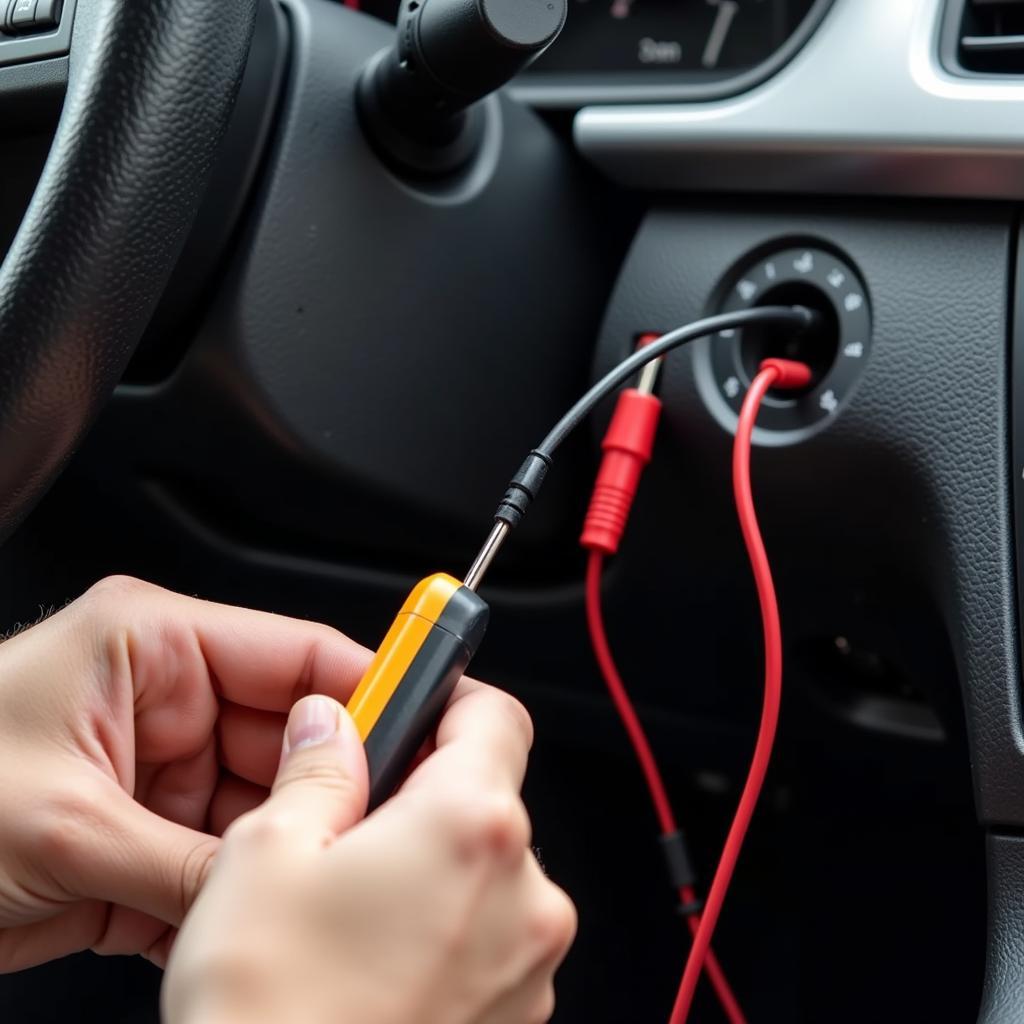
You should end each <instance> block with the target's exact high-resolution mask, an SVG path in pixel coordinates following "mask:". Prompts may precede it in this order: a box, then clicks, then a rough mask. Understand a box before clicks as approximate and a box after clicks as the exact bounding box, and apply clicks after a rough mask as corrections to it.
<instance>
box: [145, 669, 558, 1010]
mask: <svg viewBox="0 0 1024 1024" xmlns="http://www.w3.org/2000/svg"><path fill="white" fill-rule="evenodd" d="M531 740H532V729H531V726H530V722H529V718H528V717H527V715H526V713H525V711H524V710H523V709H522V707H521V706H520V705H519V704H518V703H517V702H516V701H514V700H513V699H512V698H511V697H509V696H507V695H505V694H503V693H501V692H499V691H497V690H494V689H492V688H490V687H486V686H483V685H482V684H478V683H472V682H468V681H463V683H462V684H461V685H460V688H459V691H458V693H457V696H456V699H455V701H454V702H453V703H452V705H451V706H450V707H449V710H448V711H447V713H446V715H445V717H444V719H443V721H442V722H441V725H440V728H439V730H438V735H437V749H436V750H435V751H434V752H433V753H432V754H430V755H429V756H428V757H427V758H426V759H425V760H424V761H423V762H422V763H421V764H420V765H419V766H418V767H417V768H416V769H415V771H414V772H413V773H412V774H411V776H410V777H409V779H408V780H407V782H406V783H405V785H403V786H402V787H401V789H400V790H399V791H398V793H397V794H396V795H395V796H394V797H392V798H391V800H389V801H388V802H387V803H386V804H384V805H383V806H382V807H380V808H379V809H378V810H376V811H375V812H374V813H373V814H371V815H370V816H369V817H367V818H365V819H364V818H363V814H364V812H365V808H366V801H367V780H366V761H365V757H364V755H363V751H362V746H361V744H360V743H359V738H358V736H357V735H356V732H355V728H354V726H353V724H352V721H351V719H350V718H349V716H348V714H347V713H346V712H345V711H344V709H343V708H341V707H340V706H339V705H338V704H336V703H334V702H333V701H330V700H325V699H323V698H315V697H314V698H308V699H307V700H305V701H302V702H301V703H300V704H299V705H297V707H296V708H295V709H294V710H293V711H292V715H291V718H290V719H289V724H288V739H287V741H286V744H285V752H284V754H283V757H282V767H281V770H280V774H279V775H278V777H277V780H276V782H275V784H274V788H273V794H272V796H271V797H270V799H269V800H268V801H267V803H266V804H264V805H263V806H262V807H260V808H259V809H257V810H256V811H253V812H252V813H250V814H248V815H246V816H245V817H243V818H241V819H240V820H238V821H237V822H236V823H235V824H234V825H233V826H232V827H231V828H230V829H229V830H228V832H227V834H226V836H225V839H224V845H223V847H222V848H221V851H220V853H219V854H218V856H217V859H216V862H215V865H214V868H213V871H212V873H211V875H210V878H209V880H208V882H207V884H206V887H205V888H204V889H203V891H202V893H201V894H200V897H199V899H198V901H197V903H196V905H195V907H194V908H193V909H192V911H191V913H190V914H189V916H188V918H187V919H186V921H185V924H184V926H183V928H182V930H181V933H180V935H179V937H178V940H177V942H176V944H175V947H174V950H173V953H172V955H171V959H170V963H169V965H168V971H167V975H166V978H165V982H164V992H163V997H164V1021H165V1024H271V1022H272V1024H337V1022H338V1021H358V1022H359V1024H412V1022H414V1021H415V1022H416V1024H539V1022H542V1021H547V1020H548V1019H549V1017H550V1016H551V1014H552V1012H553V1007H554V994H553V984H552V981H553V976H554V973H555V971H556V969H557V967H558V965H559V963H560V962H561V960H562V958H563V956H564V955H565V952H566V950H567V949H568V947H569V944H570V943H571V941H572V938H573V935H574V932H575V926H576V918H575V911H574V909H573V907H572V904H571V903H570V902H569V900H568V898H567V897H566V896H565V894H564V893H563V892H562V891H561V890H560V889H558V888H557V887H556V886H555V885H554V884H552V883H551V882H549V881H548V879H547V878H545V876H544V874H543V872H542V871H541V869H540V866H539V865H538V863H537V860H536V858H535V857H534V856H533V853H532V851H531V849H530V828H529V821H528V819H527V816H526V811H525V809H524V807H523V805H522V803H521V801H520V799H519V788H520V785H521V783H522V777H523V773H524V771H525V768H526V758H527V753H528V751H529V747H530V744H531Z"/></svg>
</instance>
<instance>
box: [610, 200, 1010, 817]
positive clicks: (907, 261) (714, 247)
mask: <svg viewBox="0 0 1024 1024" xmlns="http://www.w3.org/2000/svg"><path fill="white" fill-rule="evenodd" d="M1011 220H1012V217H1011V214H1010V212H1009V211H1008V210H1006V209H1003V208H999V207H992V206H987V207H975V208H964V209H959V210H958V209H956V208H928V207H922V208H919V209H914V208H910V209H898V208H895V207H889V206H865V207H864V208H860V209H850V210H848V211H844V212H843V213H842V214H838V213H834V212H830V211H828V210H823V211H822V212H820V213H818V214H813V213H808V212H806V211H805V212H794V213H793V214H792V215H786V214H785V213H784V212H779V211H778V209H777V207H776V208H775V209H774V210H773V211H772V212H766V211H764V210H763V209H759V208H758V207H757V206H756V205H753V204H751V205H750V206H749V207H743V208H740V209H737V208H736V207H733V208H732V210H725V209H722V210H717V211H707V210H706V209H705V210H676V211H663V212H657V213H653V214H651V215H650V216H649V218H648V219H647V221H646V223H645V225H644V227H643V228H642V230H641V231H640V233H639V234H638V236H637V239H636V241H635V243H634V246H633V248H632V251H631V254H630V255H629V257H628V259H627V263H626V265H625V269H624V272H623V274H622V277H621V279H620V281H619V284H618V286H617V288H616V291H615V294H614V295H613V297H612V301H611V305H610V309H609V312H608V315H607V318H606V321H605V324H604V327H603V331H602V337H601V348H600V361H601V364H602V365H605V364H607V363H608V362H609V361H610V360H611V359H612V358H616V357H619V356H621V354H622V353H623V351H624V350H625V346H626V345H628V343H629V339H630V338H631V337H633V336H634V335H635V333H636V332H637V331H638V330H642V329H665V328H668V327H670V326H673V325H675V324H677V323H681V322H684V321H686V320H689V319H692V318H693V317H695V316H697V315H699V314H700V313H702V312H703V311H704V309H705V306H706V303H707V302H708V300H709V296H710V295H711V294H712V292H713V290H714V287H715V285H716V283H717V282H718V281H719V279H720V278H721V277H722V276H723V275H725V274H726V272H727V271H728V270H729V268H730V267H731V266H732V264H733V263H734V262H735V261H737V260H739V259H740V258H741V257H743V256H744V255H745V254H746V253H747V252H749V251H751V250H753V249H755V248H756V247H758V246H762V245H764V244H766V243H769V242H773V241H776V240H778V241H779V242H780V243H781V244H786V243H788V242H792V241H806V242H808V243H810V242H812V241H820V242H823V243H824V244H826V245H831V246H835V247H836V248H837V249H838V250H839V251H841V252H843V253H844V254H845V255H846V256H847V257H848V258H849V259H851V260H852V261H853V263H854V265H855V266H857V267H858V268H859V270H860V272H861V274H862V276H863V279H864V281H865V283H866V285H867V289H868V292H869V295H870V297H871V301H872V304H873V310H874V318H875V335H874V348H873V351H872V355H871V358H870V360H869V361H868V363H867V365H866V366H865V368H864V373H863V377H862V379H861V381H860V384H859V386H858V387H857V389H856V391H855V392H854V394H853V397H852V399H851V401H850V403H849V405H848V407H847V408H845V409H844V410H843V411H842V412H841V413H840V415H839V417H838V418H837V419H836V421H835V422H834V423H833V424H832V425H831V427H829V428H828V429H827V430H825V431H824V432H823V433H822V434H821V435H819V436H818V437H816V438H814V439H813V440H811V441H809V442H807V443H806V444H803V445H799V446H797V447H795V448H787V449H781V450H778V449H776V450H769V449H761V450H759V451H758V452H757V470H756V477H757V479H756V486H757V488H758V491H759V494H760V497H761V501H762V503H763V506H764V517H765V521H766V525H767V532H768V541H769V547H771V540H772V534H773V531H775V532H776V534H777V535H778V533H779V531H783V530H785V529H787V528H788V529H791V530H793V531H795V533H796V534H797V535H798V536H799V537H800V538H801V539H802V543H801V544H799V545H798V546H796V547H795V548H794V550H792V551H787V561H789V562H793V563H794V564H800V563H801V562H802V569H803V576H802V578H801V588H802V591H803V594H804V597H805V599H806V600H808V601H813V600H814V598H815V594H816V592H817V593H819V594H820V598H819V600H820V601H821V602H822V603H824V602H827V601H829V600H831V595H838V597H837V601H839V602H841V601H842V600H843V599H844V598H843V588H844V579H845V577H846V574H847V573H850V574H853V573H856V572H858V571H860V570H862V569H863V567H864V566H866V565H870V566H872V568H873V571H874V572H875V573H876V575H880V576H881V578H882V579H883V581H884V579H886V578H890V579H892V580H893V581H894V583H895V582H897V581H898V582H899V583H900V584H902V585H907V583H908V581H913V584H914V586H915V587H916V590H917V592H918V593H919V595H920V600H921V602H922V604H926V603H934V605H935V606H936V607H937V608H938V610H939V612H940V614H941V616H942V619H943V621H944V623H945V628H946V630H947V631H948V634H949V637H950V643H951V646H952V649H953V652H954V657H955V661H956V665H957V671H958V674H959V677H960V683H961V689H962V694H963V701H964V707H965V709H966V719H967V732H968V738H969V742H970V748H971V755H972V762H973V773H974V784H975V792H976V800H977V808H978V812H979V815H980V817H981V819H982V820H983V821H984V822H986V823H999V824H1011V825H1019V824H1021V823H1024V742H1022V739H1021V728H1020V694H1019V688H1018V645H1017V625H1016V596H1015V583H1014V568H1013V567H1014V550H1013V525H1012V519H1011V509H1010V481H1009V476H1008V471H1009V466H1010V453H1009V411H1008V382H1007V365H1008V348H1007V329H1006V325H1007V322H1008V291H1009V283H1008V282H1009V274H1010V266H1011V231H1010V227H1011ZM663 395H664V397H665V398H666V401H667V407H668V408H667V413H666V414H667V417H668V421H669V423H670V424H671V427H672V429H673V431H674V434H675V438H676V441H677V442H678V445H679V448H680V450H681V451H680V453H678V454H677V459H678V462H679V466H680V468H681V470H682V471H684V472H687V473H690V474H691V476H692V479H694V481H695V483H696V482H697V481H699V480H701V479H702V478H703V479H705V480H710V479H713V478H716V477H721V476H723V475H724V472H725V468H726V467H727V465H728V444H729V441H730V438H729V436H728V435H727V433H726V431H725V430H723V429H722V428H721V427H719V426H718V425H717V423H716V422H715V421H714V420H713V419H712V417H711V416H710V414H709V413H708V411H707V409H706V408H705V406H704V405H703V403H702V400H701V399H700V397H699V396H698V393H697V388H696V385H695V381H694V374H693V356H692V353H688V352H683V353H680V354H678V355H677V356H676V357H674V358H673V359H672V360H671V361H670V363H669V364H668V367H667V371H666V376H665V379H664V384H663ZM851 578H852V576H851ZM853 589H854V588H853V584H852V582H851V583H850V584H849V590H850V591H851V593H852V591H853ZM783 611H784V614H785V607H784V609H783Z"/></svg>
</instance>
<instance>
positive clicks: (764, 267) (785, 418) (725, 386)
mask: <svg viewBox="0 0 1024 1024" xmlns="http://www.w3.org/2000/svg"><path fill="white" fill-rule="evenodd" d="M799 302H804V303H806V304H808V305H811V306H814V307H815V308H819V309H821V310H823V311H825V312H827V313H828V316H827V318H826V319H827V321H828V324H829V326H828V328H827V330H826V332H825V333H826V335H828V336H829V337H828V339H827V340H825V341H822V342H821V344H820V346H819V347H814V346H811V347H810V349H794V350H792V351H790V350H788V349H787V339H785V338H779V337H775V336H772V335H770V334H765V333H764V332H762V333H761V334H759V335H758V336H757V337H756V339H755V338H754V336H753V335H751V336H749V337H747V338H746V339H745V338H744V336H743V335H744V332H740V331H722V332H721V333H720V334H719V336H718V337H717V338H714V339H712V340H711V341H710V342H708V343H704V344H701V345H699V346H697V349H696V355H695V358H696V359H697V362H698V377H699V378H700V379H701V381H702V390H703V391H704V392H705V397H706V398H707V399H708V403H709V405H710V406H711V407H712V409H713V411H715V412H716V415H718V418H719V419H720V420H721V421H722V422H723V425H727V426H729V427H730V429H731V428H732V427H733V426H734V425H735V417H736V415H737V414H738V413H739V410H740V406H741V405H742V403H743V398H744V396H745V395H746V393H747V389H748V388H749V386H750V381H751V376H752V374H753V373H755V372H756V367H757V361H758V359H759V358H760V356H761V355H780V356H784V355H789V356H790V357H793V358H803V359H806V360H808V361H810V362H811V363H812V365H814V364H815V361H817V366H816V368H817V370H818V371H819V379H818V380H817V381H816V383H815V385H814V386H813V387H812V388H811V389H810V390H809V391H808V392H806V393H805V394H801V395H798V396H795V397H793V396H788V395H782V394H779V395H769V397H768V399H766V402H765V405H764V407H763V410H762V413H761V416H760V418H759V421H758V423H759V426H760V427H761V429H762V430H763V431H767V432H772V433H774V434H775V435H776V441H775V443H785V442H787V441H796V440H800V439H802V438H803V437H805V436H808V435H810V434H812V433H814V432H816V431H817V430H819V429H822V428H823V427H824V426H825V425H827V423H828V421H829V420H830V419H832V418H833V417H835V416H837V415H839V414H840V413H841V411H842V407H843V405H844V403H845V402H846V401H847V399H848V397H849V395H850V393H851V391H852V389H853V387H854V385H855V383H856V381H857V378H858V377H859V375H860V371H861V369H862V367H863V365H864V363H865V361H866V360H867V358H868V355H869V353H870V348H871V309H870V302H869V298H868V294H867V291H866V289H865V287H864V284H863V282H862V281H861V279H860V276H859V275H858V274H857V272H856V271H855V270H854V269H853V267H851V266H850V264H849V263H848V262H847V261H846V260H844V259H842V258H840V257H837V256H836V255H834V254H833V253H830V252H828V251H826V250H823V249H818V248H815V247H813V246H808V247H799V248H792V249H786V250H784V251H780V252H777V253H774V254H772V255H771V256H767V257H765V258H763V259H761V260H758V261H757V262H756V263H752V264H750V265H749V266H747V267H746V268H743V270H742V272H741V273H739V274H738V275H736V276H735V277H733V278H731V279H730V281H729V282H728V283H727V286H726V288H725V292H724V295H723V298H722V300H721V302H720V307H719V308H720V310H721V311H722V312H731V311H734V310H739V309H750V308H752V307H754V306H765V305H773V304H775V303H780V304H783V305H788V304H790V303H799ZM708 392H711V393H710V394H708Z"/></svg>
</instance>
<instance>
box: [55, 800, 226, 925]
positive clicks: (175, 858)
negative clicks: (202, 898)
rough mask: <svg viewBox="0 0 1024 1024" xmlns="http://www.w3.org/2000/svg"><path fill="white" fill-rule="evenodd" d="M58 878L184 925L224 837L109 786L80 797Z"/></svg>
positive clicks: (78, 890) (84, 893)
mask: <svg viewBox="0 0 1024 1024" xmlns="http://www.w3.org/2000/svg"><path fill="white" fill-rule="evenodd" d="M56 841H58V842H59V843H60V844H61V847H62V850H61V853H62V858H61V859H62V863H63V864H64V865H65V867H64V870H63V871H62V873H61V878H60V881H61V883H62V884H63V886H64V887H65V888H66V889H67V890H68V891H69V892H70V893H71V894H73V895H74V896H77V897H79V898H81V899H94V900H105V901H108V902H110V903H116V904H119V905H121V906H124V907H129V908H131V909H133V910H139V911H142V912H143V913H145V914H149V915H151V916H152V917H156V918H159V919H160V920H161V921H165V922H167V923H168V924H171V925H175V926H177V925H179V924H181V921H182V919H183V918H184V916H185V914H186V913H187V912H188V909H189V907H191V905H192V903H193V901H194V900H195V898H196V896H197V894H198V892H199V890H200V888H201V887H202V885H203V882H204V881H205V879H206V876H207V874H208V873H209V870H210V866H211V864H212V861H213V857H214V855H215V853H216V851H217V849H218V847H219V844H220V840H218V839H217V838H215V837H214V836H209V835H206V834H204V833H202V832H197V831H194V830H192V829H190V828H186V827H184V826H182V825H178V824H176V823H174V822H171V821H168V820H167V819H165V818H162V817H160V816H159V815H157V814H154V813H152V812H151V811H149V810H147V809H146V808H145V807H143V806H142V805H141V804H139V803H137V802H136V801H135V800H133V799H132V798H131V797H130V796H128V794H126V793H125V792H124V791H123V790H121V789H120V788H119V787H118V786H116V785H113V784H111V785H110V786H109V787H106V788H104V790H103V791H102V792H100V793H97V794H94V796H93V799H91V800H88V799H86V800H83V799H81V798H80V797H79V799H78V802H77V804H76V806H75V807H74V809H73V812H72V813H71V814H70V815H69V816H68V818H67V820H66V823H65V824H64V825H62V834H61V836H60V837H59V839H57V840H56Z"/></svg>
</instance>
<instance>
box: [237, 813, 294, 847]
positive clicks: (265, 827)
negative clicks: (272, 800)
mask: <svg viewBox="0 0 1024 1024" xmlns="http://www.w3.org/2000/svg"><path fill="white" fill-rule="evenodd" d="M294 829H295V820H294V817H293V815H292V814H290V813H289V812H288V811H287V810H286V809H284V808H281V807H275V806H272V805H271V804H265V805H264V806H263V807H260V808H258V809H257V810H255V811H250V812H249V813H248V814H243V815H242V817H241V818H239V819H238V820H237V821H235V822H233V823H232V824H231V825H230V826H229V827H228V829H227V831H226V832H225V833H224V843H225V845H227V846H229V847H230V848H232V849H234V848H236V847H248V848H256V849H262V848H265V847H272V846H277V845H279V844H281V843H284V842H287V840H288V837H289V836H290V835H294Z"/></svg>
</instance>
